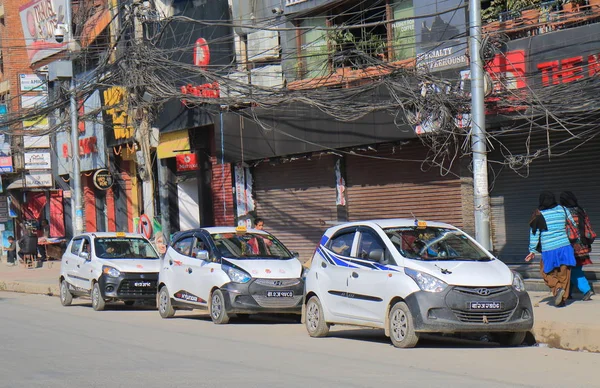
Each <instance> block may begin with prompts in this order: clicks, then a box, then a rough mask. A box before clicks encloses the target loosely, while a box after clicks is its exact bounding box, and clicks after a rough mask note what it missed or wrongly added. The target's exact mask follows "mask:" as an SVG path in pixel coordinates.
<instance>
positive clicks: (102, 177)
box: [93, 168, 114, 190]
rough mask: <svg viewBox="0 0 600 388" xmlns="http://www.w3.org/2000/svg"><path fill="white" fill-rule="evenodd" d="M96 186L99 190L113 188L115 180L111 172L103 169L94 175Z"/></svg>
mask: <svg viewBox="0 0 600 388" xmlns="http://www.w3.org/2000/svg"><path fill="white" fill-rule="evenodd" d="M93 181H94V186H96V188H97V189H98V190H108V189H110V188H111V187H112V185H113V183H114V179H113V176H112V174H111V173H110V171H108V170H107V169H105V168H102V169H100V170H98V171H96V172H95V173H94V179H93Z"/></svg>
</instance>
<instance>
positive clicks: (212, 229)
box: [178, 226, 269, 234]
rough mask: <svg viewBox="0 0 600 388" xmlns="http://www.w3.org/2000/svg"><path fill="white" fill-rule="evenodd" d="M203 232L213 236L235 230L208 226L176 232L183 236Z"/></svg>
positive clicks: (256, 230)
mask: <svg viewBox="0 0 600 388" xmlns="http://www.w3.org/2000/svg"><path fill="white" fill-rule="evenodd" d="M202 231H205V232H207V233H209V234H215V233H236V229H235V227H233V226H210V227H206V228H198V229H190V230H183V231H181V232H178V233H179V234H183V233H186V234H187V233H194V232H202ZM248 232H252V233H258V234H269V233H268V232H266V231H264V230H258V229H248Z"/></svg>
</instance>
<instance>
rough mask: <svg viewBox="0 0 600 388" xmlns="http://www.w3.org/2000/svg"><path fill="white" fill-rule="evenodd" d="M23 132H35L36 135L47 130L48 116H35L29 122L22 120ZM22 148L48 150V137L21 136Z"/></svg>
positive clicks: (42, 135)
mask: <svg viewBox="0 0 600 388" xmlns="http://www.w3.org/2000/svg"><path fill="white" fill-rule="evenodd" d="M23 129H24V130H25V131H37V132H38V133H40V132H43V131H45V130H48V116H37V117H34V118H31V119H29V120H23ZM23 147H24V148H50V137H49V136H48V135H46V134H39V135H35V136H33V135H32V136H23Z"/></svg>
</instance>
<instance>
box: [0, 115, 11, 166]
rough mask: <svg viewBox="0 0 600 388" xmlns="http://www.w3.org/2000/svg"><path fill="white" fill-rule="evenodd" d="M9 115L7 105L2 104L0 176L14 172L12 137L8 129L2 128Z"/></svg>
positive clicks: (0, 119)
mask: <svg viewBox="0 0 600 388" xmlns="http://www.w3.org/2000/svg"><path fill="white" fill-rule="evenodd" d="M7 114H8V107H7V106H6V104H0V174H3V173H7V172H13V164H12V153H11V144H10V142H11V137H10V135H8V130H9V128H8V127H5V126H2V124H1V122H2V121H3V120H4V118H5V117H6V115H7Z"/></svg>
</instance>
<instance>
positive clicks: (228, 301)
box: [221, 279, 304, 314]
mask: <svg viewBox="0 0 600 388" xmlns="http://www.w3.org/2000/svg"><path fill="white" fill-rule="evenodd" d="M221 292H223V296H224V297H225V309H226V310H227V312H228V313H233V314H257V313H288V314H300V313H301V312H302V296H303V293H304V280H303V279H252V280H251V281H250V282H248V283H244V284H240V283H227V284H225V285H224V286H223V287H221ZM277 295H286V296H277ZM287 295H291V296H287Z"/></svg>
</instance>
